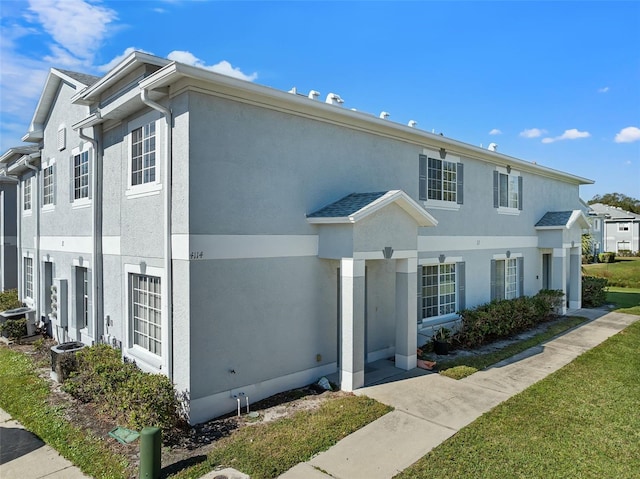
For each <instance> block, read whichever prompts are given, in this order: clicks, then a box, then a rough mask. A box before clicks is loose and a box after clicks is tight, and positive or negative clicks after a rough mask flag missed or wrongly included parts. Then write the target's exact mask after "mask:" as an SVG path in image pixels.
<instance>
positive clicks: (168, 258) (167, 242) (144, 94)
mask: <svg viewBox="0 0 640 479" xmlns="http://www.w3.org/2000/svg"><path fill="white" fill-rule="evenodd" d="M140 99H141V100H142V101H143V103H144V104H146V105H147V106H149V107H151V108H153V109H154V110H156V111H159V112H160V113H162V114H163V115H164V119H165V125H166V130H165V131H166V141H165V142H164V147H165V151H164V188H165V191H164V271H165V278H166V279H165V281H163V283H166V285H165V287H164V288H163V289H164V291H163V298H166V299H165V300H164V301H163V302H164V303H165V305H166V309H165V311H166V312H167V328H168V331H167V338H168V339H167V342H168V344H167V369H168V371H167V375H168V376H169V379H173V261H172V260H173V258H172V251H171V196H172V189H171V168H172V157H171V142H172V131H171V110H170V109H168V108H166V107H164V106H162V105H160V104H159V103H156V102H155V101H153V100H151V99H150V98H149V90H147V89H146V88H143V89H142V90H141V91H140Z"/></svg>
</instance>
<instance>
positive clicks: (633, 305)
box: [607, 287, 640, 316]
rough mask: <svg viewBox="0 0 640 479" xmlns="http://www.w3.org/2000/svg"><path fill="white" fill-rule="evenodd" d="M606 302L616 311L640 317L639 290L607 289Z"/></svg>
mask: <svg viewBox="0 0 640 479" xmlns="http://www.w3.org/2000/svg"><path fill="white" fill-rule="evenodd" d="M607 302H609V303H612V304H615V305H616V311H618V312H620V313H627V314H637V315H638V316H640V288H615V287H609V288H608V289H607Z"/></svg>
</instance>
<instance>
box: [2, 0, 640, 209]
mask: <svg viewBox="0 0 640 479" xmlns="http://www.w3.org/2000/svg"><path fill="white" fill-rule="evenodd" d="M0 9H1V20H0V22H1V24H0V25H1V32H0V33H1V35H0V37H1V40H0V42H1V43H0V72H1V76H0V119H1V122H0V123H1V124H0V150H1V151H2V152H4V151H6V149H7V148H9V147H11V146H15V145H19V144H20V138H21V137H22V136H23V135H24V133H26V131H27V128H28V125H29V122H30V120H31V117H32V115H33V112H34V110H35V107H36V104H37V101H38V98H39V95H40V93H41V90H42V87H43V84H44V80H45V78H46V74H47V71H48V69H49V67H51V66H55V67H59V68H63V69H69V70H75V71H80V72H85V73H91V74H94V75H102V74H104V73H105V72H106V71H108V68H109V66H112V65H114V64H115V62H117V60H118V59H120V58H122V57H123V56H124V55H126V54H127V53H129V52H130V51H131V50H133V49H136V50H142V51H146V52H148V53H153V54H155V55H158V56H162V57H168V58H171V59H175V60H178V61H182V62H185V63H190V64H195V65H198V66H202V67H205V68H210V69H212V70H215V71H219V72H222V73H227V74H232V75H235V76H237V77H240V78H244V79H246V80H248V81H254V82H256V83H260V84H263V85H267V86H271V87H274V88H277V89H281V90H289V89H290V88H292V87H293V86H295V87H297V88H298V91H301V92H305V93H306V92H308V91H309V90H312V89H313V90H317V91H319V92H321V94H322V98H324V96H326V94H328V93H329V92H334V93H337V94H339V95H340V96H341V97H342V98H343V99H344V101H345V103H344V107H346V108H356V109H357V110H360V111H365V112H369V113H373V114H376V115H377V114H379V113H380V112H381V111H387V112H389V113H390V117H389V120H391V121H396V122H399V123H403V124H406V123H407V122H408V121H409V120H415V121H417V122H418V125H417V126H418V128H422V129H424V130H427V131H435V132H437V133H441V132H442V133H443V134H444V135H445V136H448V137H451V138H455V139H456V140H460V141H464V142H466V143H470V144H473V145H477V146H479V145H481V144H482V145H483V146H485V147H486V146H488V145H489V143H492V142H494V143H497V144H498V145H499V146H498V151H500V152H502V153H505V154H507V155H510V156H515V157H518V158H522V159H524V160H528V161H535V162H537V163H538V164H541V165H544V166H548V167H550V168H555V169H558V170H562V171H567V172H569V173H573V174H576V175H579V176H584V177H587V178H591V179H593V180H595V181H596V184H595V185H590V186H583V187H581V196H582V198H583V199H585V200H589V199H591V198H592V197H593V196H594V195H595V194H604V193H611V192H618V193H623V194H626V195H629V196H632V197H635V198H640V2H635V1H628V2H615V1H603V2H597V1H594V2H591V1H584V2H579V1H571V2H551V1H537V2H523V1H496V2H459V1H452V2H426V1H423V2H418V1H412V2H379V1H376V2H372V1H368V2H352V1H343V2H339V1H325V2H307V1H295V2H284V1H278V2H274V1H263V2H250V1H235V2H211V1H196V0H192V1H180V0H164V1H163V0H156V1H144V0H143V1H136V0H126V1H97V0H57V1H51V0H31V1H15V0H3V1H2V2H1V3H0Z"/></svg>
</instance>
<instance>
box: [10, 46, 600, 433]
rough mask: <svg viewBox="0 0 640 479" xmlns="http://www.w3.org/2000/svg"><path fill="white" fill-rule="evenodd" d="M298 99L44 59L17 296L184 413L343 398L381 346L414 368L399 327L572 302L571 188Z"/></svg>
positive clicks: (155, 64) (564, 178)
mask: <svg viewBox="0 0 640 479" xmlns="http://www.w3.org/2000/svg"><path fill="white" fill-rule="evenodd" d="M52 91H55V92H56V93H55V95H50V94H48V93H47V92H52ZM312 93H313V94H310V95H309V97H307V96H302V95H299V94H297V93H295V90H293V93H287V92H282V91H278V90H274V89H271V88H267V87H264V86H260V85H256V84H253V83H249V82H245V81H241V80H237V79H234V78H231V77H227V76H223V75H219V74H216V73H213V72H210V71H207V70H204V69H200V68H195V67H191V66H187V65H183V64H180V63H176V62H170V61H168V60H164V59H161V58H157V57H153V56H150V55H147V54H143V53H138V52H136V53H133V54H131V55H130V56H129V57H127V58H126V59H125V60H123V61H122V62H121V63H120V64H119V65H118V66H116V67H115V68H114V69H113V70H111V71H110V72H109V73H108V74H107V75H106V76H104V77H103V78H101V79H99V80H97V79H96V80H95V81H94V80H93V79H87V78H84V79H82V77H80V76H77V75H73V74H71V73H70V72H61V71H59V70H52V71H51V74H50V75H49V79H48V80H47V85H46V86H45V93H44V94H43V97H42V99H41V101H40V103H39V104H38V109H37V110H36V114H35V116H34V121H33V123H32V125H31V127H30V130H29V132H28V133H27V135H26V136H25V138H24V139H25V140H26V141H34V142H36V143H38V144H39V151H40V157H39V158H33V161H32V162H31V164H34V165H36V166H37V172H32V171H31V170H30V169H27V168H28V165H29V163H27V162H26V160H25V159H24V158H20V159H18V160H13V161H12V163H11V164H9V173H10V174H14V175H16V176H18V177H19V178H20V181H21V183H20V184H21V187H20V188H21V189H20V191H21V193H20V194H21V195H22V197H24V198H25V201H26V192H25V188H26V187H27V186H26V185H25V182H28V181H29V178H31V177H32V175H33V173H35V175H36V176H35V179H34V180H32V183H31V193H30V194H31V195H32V206H31V208H32V210H33V213H32V214H31V215H30V216H24V217H23V218H22V225H21V229H22V234H21V252H20V254H19V257H20V262H21V264H22V268H21V283H20V284H21V289H20V294H21V297H22V298H24V299H25V301H28V302H30V304H31V305H33V307H34V308H36V309H37V311H38V312H39V315H41V316H49V317H50V318H51V322H52V329H53V331H54V334H55V335H56V338H57V339H58V340H60V341H63V340H66V339H74V340H75V339H78V340H81V341H83V342H85V343H92V342H99V341H104V342H108V343H110V344H113V345H116V346H119V347H121V348H122V352H123V355H124V356H125V357H127V358H129V359H133V360H135V361H136V362H137V364H138V365H139V366H140V367H142V368H143V369H145V370H147V371H152V372H160V373H163V374H167V375H168V376H169V377H171V378H172V380H173V381H174V382H175V384H176V387H177V388H178V389H179V390H183V391H186V392H187V396H188V397H189V401H190V404H189V406H190V417H191V421H192V422H201V421H204V420H206V419H209V418H211V417H214V416H216V415H220V414H222V413H226V412H228V411H230V410H233V409H234V407H235V404H236V401H235V399H234V396H237V395H239V394H242V393H244V394H246V395H248V396H249V397H251V398H252V400H258V399H261V398H264V397H267V396H269V395H272V394H274V393H276V392H279V391H283V390H286V389H289V388H292V387H297V386H301V385H304V384H308V383H310V382H312V381H315V380H317V379H318V378H319V377H320V376H323V375H327V374H331V373H333V372H336V371H340V383H341V384H340V385H341V387H342V388H343V389H345V390H353V389H356V388H358V387H361V386H362V385H363V383H364V375H365V364H366V363H367V362H371V361H375V360H377V359H380V358H388V357H394V358H395V361H396V366H397V367H400V368H403V369H411V368H414V367H415V365H416V346H417V342H418V335H425V336H426V335H429V334H430V332H431V331H432V329H433V328H434V327H437V326H438V325H440V324H449V323H452V322H454V321H456V320H457V319H458V315H457V312H458V311H460V310H461V309H463V308H465V307H473V306H475V305H478V304H481V303H484V302H487V301H489V300H491V299H499V298H515V297H518V296H521V295H534V294H536V293H537V292H538V291H539V290H540V289H542V288H551V289H560V290H563V291H564V292H565V295H566V304H565V308H566V307H571V308H578V307H580V306H581V276H580V256H581V251H580V250H581V246H580V245H581V241H580V240H581V234H582V232H583V230H584V229H586V228H588V223H587V221H586V218H585V216H584V214H583V213H582V212H581V211H580V207H581V206H580V199H579V186H580V185H583V184H589V183H592V182H591V181H590V180H587V179H585V178H581V177H578V176H574V175H571V174H567V173H563V172H559V171H555V170H552V169H550V168H545V167H542V166H539V165H536V164H534V163H530V162H527V161H523V160H519V159H516V158H512V157H509V156H506V155H503V154H500V153H497V152H495V151H488V150H485V149H482V148H478V147H475V146H471V145H468V144H465V143H461V142H459V141H455V140H452V139H449V138H446V137H443V136H440V135H434V134H431V133H428V132H425V131H421V130H419V129H417V128H413V127H410V126H404V125H401V124H397V123H393V122H390V121H388V120H385V119H381V118H378V117H376V116H372V115H368V114H365V113H361V112H356V111H352V110H349V109H346V108H342V107H341V106H340V104H339V102H338V98H339V97H338V96H337V95H334V94H329V95H328V96H327V101H326V102H322V101H318V100H316V99H315V98H316V96H317V95H316V94H315V93H316V92H312ZM60 131H64V132H65V133H64V134H62V135H61V133H60ZM62 136H64V138H65V141H64V142H62V141H61V140H60V139H61V137H62ZM3 158H4V157H3ZM52 166H53V168H51V167H52ZM45 185H51V186H50V188H49V189H46V188H45ZM36 192H37V193H36ZM45 199H46V200H45ZM51 286H53V288H54V291H55V300H56V301H55V302H56V304H54V308H53V309H52V307H51V301H50V299H49V291H50V289H51ZM416 300H417V304H416Z"/></svg>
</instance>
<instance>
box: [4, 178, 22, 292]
mask: <svg viewBox="0 0 640 479" xmlns="http://www.w3.org/2000/svg"><path fill="white" fill-rule="evenodd" d="M16 194H17V188H16V184H15V183H14V182H7V183H4V182H2V180H0V214H1V215H2V217H1V218H0V248H1V249H2V251H0V259H1V262H2V264H0V291H4V290H6V289H14V288H17V287H18V250H17V242H18V238H17V236H18V224H17V218H16V211H17V210H16V208H17V206H16Z"/></svg>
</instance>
